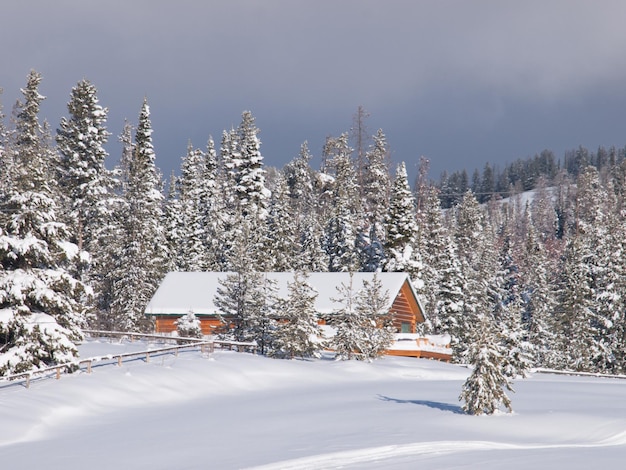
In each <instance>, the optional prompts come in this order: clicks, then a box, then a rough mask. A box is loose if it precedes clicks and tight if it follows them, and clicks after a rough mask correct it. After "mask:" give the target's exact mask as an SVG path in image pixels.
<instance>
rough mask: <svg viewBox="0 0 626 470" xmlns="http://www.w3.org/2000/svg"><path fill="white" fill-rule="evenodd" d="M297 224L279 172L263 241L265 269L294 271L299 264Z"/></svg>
mask: <svg viewBox="0 0 626 470" xmlns="http://www.w3.org/2000/svg"><path fill="white" fill-rule="evenodd" d="M295 237H296V226H295V221H294V217H293V216H292V214H290V213H289V201H288V199H287V184H286V182H285V179H284V177H283V176H282V174H280V173H279V174H278V176H277V179H276V182H275V185H274V190H273V191H272V197H271V199H270V208H269V216H268V217H267V231H266V233H265V237H264V238H265V239H264V241H263V245H264V247H265V249H264V260H265V261H264V262H262V263H261V267H262V268H263V270H264V271H277V272H283V271H293V270H294V268H295V267H296V265H297V261H296V255H297V250H298V247H297V244H296V240H295Z"/></svg>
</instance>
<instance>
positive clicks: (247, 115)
mask: <svg viewBox="0 0 626 470" xmlns="http://www.w3.org/2000/svg"><path fill="white" fill-rule="evenodd" d="M237 132H238V133H237V137H238V142H237V144H238V152H237V153H236V154H235V156H233V157H232V160H231V161H232V164H233V172H234V177H235V194H236V196H237V201H238V203H239V205H240V207H241V211H242V213H243V214H244V215H245V216H255V217H258V218H259V219H264V218H265V217H266V216H267V205H268V201H269V197H270V192H269V190H268V189H267V188H266V187H265V170H264V169H263V156H262V155H261V141H260V140H259V138H258V136H257V135H258V133H259V129H258V128H257V127H256V124H255V119H254V117H253V116H252V113H251V112H250V111H244V113H243V114H242V116H241V124H240V125H239V128H238V129H237Z"/></svg>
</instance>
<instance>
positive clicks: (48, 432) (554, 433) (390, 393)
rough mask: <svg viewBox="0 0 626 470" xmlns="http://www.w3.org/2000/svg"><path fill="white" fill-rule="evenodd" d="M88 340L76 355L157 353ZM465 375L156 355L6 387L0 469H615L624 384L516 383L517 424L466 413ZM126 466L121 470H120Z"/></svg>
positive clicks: (432, 368)
mask: <svg viewBox="0 0 626 470" xmlns="http://www.w3.org/2000/svg"><path fill="white" fill-rule="evenodd" d="M147 346H149V345H147V344H145V343H141V342H134V343H119V342H114V343H109V342H107V341H105V340H101V341H89V342H86V343H85V344H83V345H82V346H81V348H80V349H81V356H82V357H83V358H86V357H89V356H95V355H99V356H106V355H107V354H119V353H123V352H128V351H131V350H141V349H149V347H147ZM468 373H469V371H468V369H466V368H463V367H460V366H457V365H452V364H446V363H441V362H436V361H428V360H424V359H413V358H401V357H386V358H384V359H381V360H377V361H374V362H373V363H365V362H357V361H333V360H330V359H328V358H326V359H321V360H311V361H298V360H292V361H289V360H275V359H268V358H264V357H260V356H253V355H250V354H241V353H235V352H230V351H223V352H220V351H218V352H215V353H213V354H212V355H210V356H209V357H207V356H203V355H202V354H201V353H200V352H186V353H181V354H179V355H178V356H174V355H163V356H158V355H156V354H155V355H153V356H152V358H151V360H150V362H148V363H146V362H144V361H141V360H135V361H131V362H127V363H124V364H123V365H122V367H118V366H116V365H102V366H98V367H94V369H93V372H92V373H91V374H87V373H86V372H85V371H82V372H78V373H75V374H72V375H67V376H63V377H62V378H61V380H58V381H57V380H55V379H54V378H49V379H42V380H37V381H34V382H32V383H31V387H30V388H29V389H26V388H24V387H23V386H21V385H16V384H11V385H7V384H6V382H0V422H1V423H2V426H1V427H0V459H1V461H2V467H3V468H5V467H6V468H25V469H35V468H40V467H45V468H48V469H63V470H71V469H82V468H90V469H93V470H97V469H110V468H133V469H150V470H158V469H172V468H177V469H179V468H180V469H182V468H184V469H206V468H216V469H217V468H219V469H239V468H256V469H266V470H269V469H322V468H346V469H350V468H353V469H357V468H358V469H383V468H384V469H414V468H420V469H446V468H480V469H501V468H507V469H508V470H516V469H527V468H529V467H534V468H550V467H552V468H567V469H587V468H590V467H591V468H618V466H619V463H620V462H623V459H624V458H625V457H626V401H625V400H624V399H623V397H624V396H626V380H619V379H604V378H594V377H571V376H559V375H550V374H535V375H534V376H532V377H530V378H528V379H524V380H519V381H516V383H515V389H516V393H515V394H514V395H513V396H512V400H513V409H514V410H515V411H514V413H512V414H499V415H495V416H482V417H475V416H468V415H464V414H463V413H462V411H461V408H460V403H459V402H458V395H459V392H460V390H461V387H462V384H463V382H464V381H465V379H466V377H467V375H468ZM120 466H121V467H120Z"/></svg>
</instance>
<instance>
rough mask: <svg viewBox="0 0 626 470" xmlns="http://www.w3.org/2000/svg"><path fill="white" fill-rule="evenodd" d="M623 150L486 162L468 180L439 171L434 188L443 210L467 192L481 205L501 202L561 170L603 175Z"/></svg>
mask: <svg viewBox="0 0 626 470" xmlns="http://www.w3.org/2000/svg"><path fill="white" fill-rule="evenodd" d="M625 155H626V149H624V148H620V149H617V148H615V147H610V148H608V149H606V148H605V147H602V146H601V147H599V148H598V150H597V151H596V152H591V151H589V150H588V149H586V148H585V147H583V146H580V147H578V149H575V150H568V151H566V152H565V154H564V155H563V159H560V158H557V157H556V156H555V155H554V153H553V152H552V151H550V150H544V151H542V152H541V153H539V154H537V155H535V156H534V157H528V158H518V159H517V160H515V161H514V162H512V163H509V164H506V165H504V167H503V169H499V168H498V166H497V165H492V164H491V163H486V164H485V166H484V167H483V169H482V171H479V170H478V169H475V170H474V171H473V173H472V176H471V178H470V177H469V176H468V172H467V170H465V169H464V170H461V171H455V172H454V173H451V174H448V173H447V172H443V173H442V175H441V177H440V179H439V181H438V182H437V184H436V186H437V187H438V188H439V190H440V192H441V193H440V199H441V204H442V207H443V208H446V209H449V208H450V207H452V206H454V205H455V204H457V203H458V202H459V201H460V200H461V199H462V198H463V195H464V194H465V193H466V192H467V191H468V190H471V191H472V192H473V193H474V194H475V195H476V198H477V199H478V201H479V202H480V203H481V204H482V203H485V202H487V201H489V200H490V199H492V198H495V199H502V198H507V197H510V196H512V195H515V194H518V193H520V192H523V191H529V190H532V189H535V188H536V186H537V184H538V182H539V180H540V179H541V180H543V181H544V182H545V181H547V182H548V184H550V183H551V182H552V181H554V179H555V178H556V177H557V175H559V174H560V173H561V170H563V171H564V172H565V173H566V174H568V175H569V176H571V177H573V178H576V177H577V176H578V175H579V174H580V173H581V172H582V171H583V170H584V169H585V168H587V167H588V166H593V167H595V168H596V169H597V170H598V171H600V172H604V171H606V170H607V169H610V168H614V167H615V166H618V165H620V164H621V163H622V162H623V161H624V157H625Z"/></svg>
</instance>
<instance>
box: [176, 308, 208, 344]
mask: <svg viewBox="0 0 626 470" xmlns="http://www.w3.org/2000/svg"><path fill="white" fill-rule="evenodd" d="M174 323H176V332H177V333H178V336H182V337H183V338H202V329H201V328H200V319H199V318H198V317H196V315H195V314H194V313H193V312H187V314H186V315H183V316H182V317H180V318H179V319H178V320H176V321H175V322H174Z"/></svg>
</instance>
